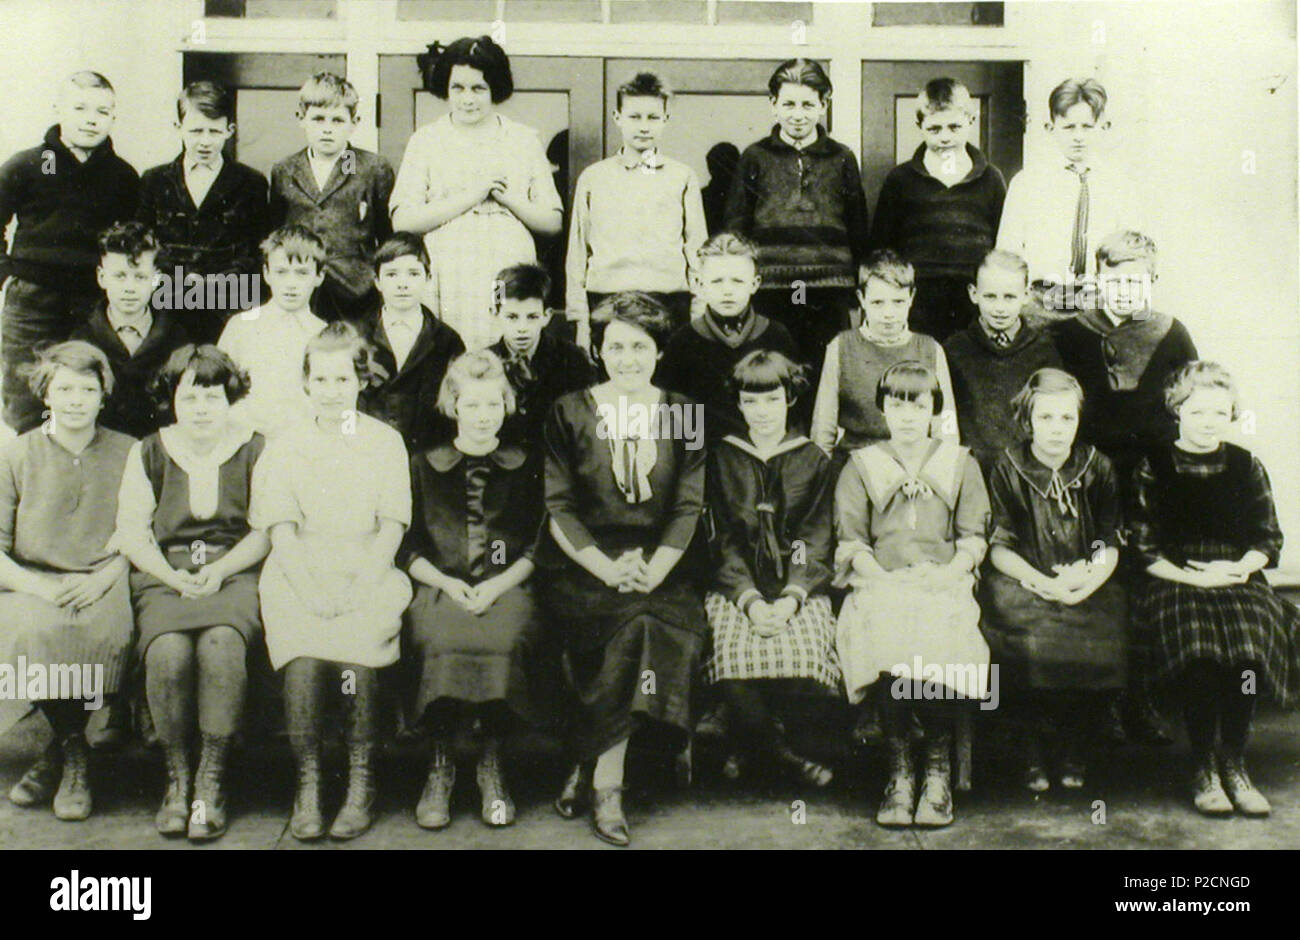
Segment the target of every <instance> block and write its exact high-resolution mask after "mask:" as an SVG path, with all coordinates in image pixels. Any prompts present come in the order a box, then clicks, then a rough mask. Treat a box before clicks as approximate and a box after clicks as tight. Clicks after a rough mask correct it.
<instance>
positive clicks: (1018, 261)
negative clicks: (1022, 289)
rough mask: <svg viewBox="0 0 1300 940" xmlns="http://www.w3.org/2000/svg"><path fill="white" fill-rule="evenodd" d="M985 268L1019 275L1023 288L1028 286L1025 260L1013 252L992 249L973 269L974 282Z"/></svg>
mask: <svg viewBox="0 0 1300 940" xmlns="http://www.w3.org/2000/svg"><path fill="white" fill-rule="evenodd" d="M985 268H1000V269H1001V270H1003V271H1010V272H1011V273H1013V274H1019V275H1020V276H1021V277H1022V278H1024V281H1025V286H1026V287H1028V286H1029V265H1028V263H1026V261H1025V259H1024V258H1022V257H1020V255H1018V254H1016V253H1015V252H1014V251H1004V250H1003V249H1001V248H994V249H993V250H992V251H990V252H988V253H987V254H986V255H985V256H984V257H983V258H982V259H981V260H980V263H979V267H978V268H976V269H975V280H976V281H979V276H980V272H981V271H983V270H984V269H985Z"/></svg>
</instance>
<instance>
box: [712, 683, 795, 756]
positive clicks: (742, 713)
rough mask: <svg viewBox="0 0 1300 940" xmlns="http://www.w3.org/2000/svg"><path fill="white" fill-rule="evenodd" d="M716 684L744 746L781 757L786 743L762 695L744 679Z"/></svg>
mask: <svg viewBox="0 0 1300 940" xmlns="http://www.w3.org/2000/svg"><path fill="white" fill-rule="evenodd" d="M718 685H719V688H720V689H721V690H722V696H723V701H725V702H726V703H727V706H728V709H729V711H730V714H731V722H732V727H733V728H734V729H735V730H736V733H737V736H738V737H739V738H740V740H741V741H742V742H743V743H744V745H745V746H746V747H749V748H752V749H753V750H755V751H758V752H759V753H762V754H768V755H778V754H780V753H781V752H782V751H783V750H784V749H785V742H784V741H783V740H782V736H781V731H780V729H779V728H778V727H777V724H776V721H775V720H774V719H773V717H772V714H771V712H770V711H769V710H768V707H767V702H766V700H765V699H764V696H763V692H762V691H761V690H760V689H758V688H756V687H755V686H754V685H753V683H751V682H747V681H745V680H743V679H728V680H725V681H723V682H720V683H718Z"/></svg>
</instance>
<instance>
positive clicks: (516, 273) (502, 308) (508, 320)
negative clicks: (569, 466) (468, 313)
mask: <svg viewBox="0 0 1300 940" xmlns="http://www.w3.org/2000/svg"><path fill="white" fill-rule="evenodd" d="M550 291H551V276H550V275H549V274H547V273H546V269H545V268H543V267H541V266H540V265H536V264H516V265H511V266H510V267H508V268H506V269H505V270H503V271H501V272H500V273H498V274H497V276H496V283H495V284H494V286H493V290H492V306H493V312H494V313H495V314H496V318H497V321H498V322H499V323H500V326H501V338H500V339H499V340H497V341H496V342H495V343H493V344H492V345H491V346H490V347H488V348H489V349H490V350H491V351H492V352H493V353H495V354H496V355H497V358H499V359H500V360H501V364H502V365H503V366H505V370H506V376H507V377H508V378H509V379H510V385H511V387H512V388H513V389H514V390H515V413H514V414H512V415H509V416H507V417H506V420H505V424H504V425H503V426H502V428H501V439H502V440H503V441H506V442H517V443H520V444H523V445H524V446H525V447H527V448H530V449H533V450H536V451H537V452H538V453H539V454H540V452H541V444H542V425H543V424H544V423H545V421H546V415H547V413H548V412H550V410H551V406H552V405H554V404H555V400H556V399H557V398H559V397H560V396H561V395H566V394H568V393H569V392H576V391H579V390H580V389H584V388H587V387H588V386H590V385H593V384H595V382H596V367H595V366H594V365H592V362H591V359H590V358H588V356H587V354H586V353H585V352H583V351H582V350H581V349H580V348H579V347H578V346H577V344H575V343H573V342H570V341H569V340H567V339H565V338H564V337H563V336H560V335H558V334H557V333H555V332H554V331H553V330H548V329H546V327H547V325H548V324H549V323H550V322H551V312H550V311H549V310H547V309H546V297H547V295H548V294H549V293H550Z"/></svg>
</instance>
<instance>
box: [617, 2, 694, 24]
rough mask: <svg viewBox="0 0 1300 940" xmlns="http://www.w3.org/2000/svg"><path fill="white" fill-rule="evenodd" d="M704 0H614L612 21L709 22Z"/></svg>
mask: <svg viewBox="0 0 1300 940" xmlns="http://www.w3.org/2000/svg"><path fill="white" fill-rule="evenodd" d="M708 19H709V5H708V4H707V3H705V2H704V0H614V2H613V3H612V4H610V12H609V21H610V22H611V23H707V22H708Z"/></svg>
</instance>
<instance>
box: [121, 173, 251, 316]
mask: <svg viewBox="0 0 1300 940" xmlns="http://www.w3.org/2000/svg"><path fill="white" fill-rule="evenodd" d="M184 159H185V157H184V154H182V155H181V156H179V157H177V158H176V159H175V160H172V161H171V162H170V163H164V164H162V165H161V166H156V167H152V168H151V169H148V170H145V171H144V176H142V177H141V178H140V207H139V209H138V211H137V212H136V218H138V219H139V220H140V221H141V222H143V223H145V224H146V225H148V226H149V227H150V228H152V229H153V231H154V234H155V235H157V236H158V241H159V243H160V244H161V245H162V247H161V248H160V249H159V251H158V270H159V271H161V272H162V273H163V274H165V275H167V276H169V277H170V276H172V275H173V272H174V269H175V268H176V267H180V268H183V269H184V271H185V272H186V273H187V274H188V273H195V274H203V275H208V274H242V275H253V274H257V273H258V271H260V270H261V268H262V262H261V254H260V251H259V249H258V245H259V244H260V243H261V241H262V239H263V238H265V237H266V233H267V232H268V231H269V229H268V228H267V214H266V198H267V196H266V193H267V189H266V177H265V176H263V175H262V174H261V173H259V172H257V171H256V170H254V169H253V168H252V167H250V166H245V165H244V164H242V163H236V162H235V161H233V160H225V161H223V162H222V164H221V172H220V173H218V174H217V178H216V179H215V180H213V181H212V188H211V189H209V190H208V193H207V195H206V196H204V198H203V205H201V206H195V205H194V199H193V198H192V197H191V196H190V191H189V189H187V188H186V186H185V169H184V163H183V161H184ZM236 296H238V295H236ZM231 309H234V307H233V305H232V307H231Z"/></svg>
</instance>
